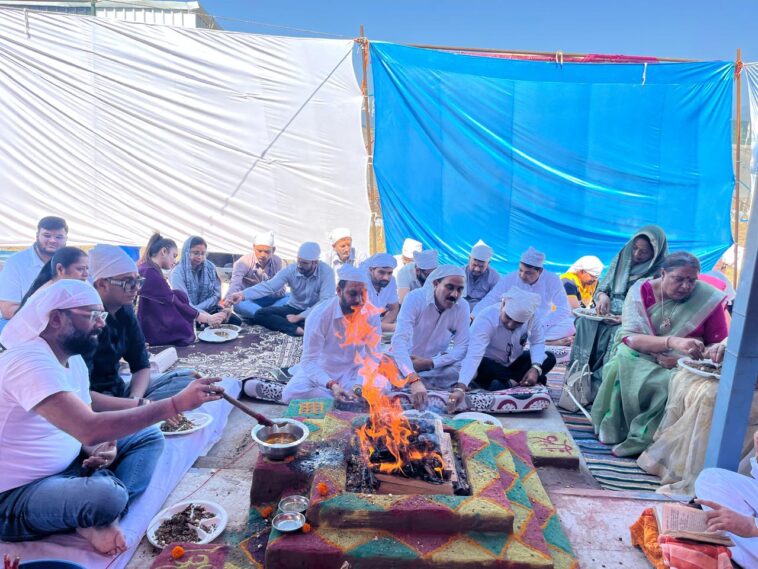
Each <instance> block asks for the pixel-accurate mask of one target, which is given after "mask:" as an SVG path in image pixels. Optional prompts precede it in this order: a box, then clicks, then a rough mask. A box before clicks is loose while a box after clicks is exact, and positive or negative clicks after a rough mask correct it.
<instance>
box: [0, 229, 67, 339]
mask: <svg viewBox="0 0 758 569" xmlns="http://www.w3.org/2000/svg"><path fill="white" fill-rule="evenodd" d="M67 239H68V225H66V220H65V219H63V218H62V217H54V216H50V217H43V218H42V219H40V220H39V223H37V239H36V240H35V241H34V245H32V246H31V247H29V248H28V249H24V250H23V251H19V252H18V253H14V254H13V255H11V256H10V257H8V260H7V261H5V265H3V269H2V271H0V330H2V329H3V326H5V324H6V323H7V322H8V320H10V318H11V317H12V316H13V315H14V314H15V313H16V311H17V310H18V307H19V306H20V305H21V299H22V298H24V295H25V294H26V291H28V290H29V287H30V286H31V285H32V283H33V282H34V279H36V278H37V275H38V274H39V272H40V270H42V267H43V266H44V265H45V263H47V262H48V261H49V260H50V259H52V258H53V255H55V252H56V251H57V250H58V249H60V248H61V247H65V246H66V240H67Z"/></svg>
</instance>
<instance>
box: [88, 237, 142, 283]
mask: <svg viewBox="0 0 758 569" xmlns="http://www.w3.org/2000/svg"><path fill="white" fill-rule="evenodd" d="M136 272H137V263H135V262H134V260H133V259H132V258H131V257H130V256H129V255H127V254H126V251H124V250H123V249H122V248H121V247H118V246H117V245H103V244H100V245H95V247H94V248H93V249H91V250H90V252H89V274H90V278H91V279H92V282H95V281H97V280H99V279H108V278H111V277H115V276H116V275H125V274H128V273H136Z"/></svg>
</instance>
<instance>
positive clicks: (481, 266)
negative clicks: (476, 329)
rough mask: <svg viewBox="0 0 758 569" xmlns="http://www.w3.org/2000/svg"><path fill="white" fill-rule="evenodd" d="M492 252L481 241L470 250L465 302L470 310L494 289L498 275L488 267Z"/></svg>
mask: <svg viewBox="0 0 758 569" xmlns="http://www.w3.org/2000/svg"><path fill="white" fill-rule="evenodd" d="M493 253H494V251H493V250H492V247H490V246H489V245H487V244H486V243H485V242H484V241H482V240H481V239H480V240H479V241H478V242H477V243H476V245H474V246H473V247H472V248H471V253H470V254H469V257H468V264H467V265H466V267H465V268H464V271H465V272H466V302H468V305H469V308H471V310H473V309H474V307H475V306H476V305H477V304H479V301H480V300H482V299H483V298H484V297H485V296H487V294H488V293H489V292H490V291H491V290H492V289H493V288H495V285H497V283H498V281H499V280H500V275H499V274H498V273H497V271H496V270H495V269H493V268H492V267H490V259H492V255H493Z"/></svg>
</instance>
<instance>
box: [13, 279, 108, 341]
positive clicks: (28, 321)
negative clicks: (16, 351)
mask: <svg viewBox="0 0 758 569" xmlns="http://www.w3.org/2000/svg"><path fill="white" fill-rule="evenodd" d="M102 303H103V301H102V300H100V295H99V294H98V293H97V291H96V290H95V289H94V288H93V287H92V285H91V284H89V283H86V282H84V281H80V280H75V279H63V280H60V281H57V282H55V283H53V284H51V285H50V286H49V287H47V288H45V289H43V290H41V291H39V292H38V293H37V294H35V295H33V296H31V297H30V298H29V301H28V302H27V303H26V304H25V305H24V306H23V307H22V308H21V309H20V310H19V311H18V312H16V314H15V315H14V316H13V318H11V320H10V322H8V324H6V326H5V328H3V331H2V333H0V343H2V344H3V346H5V347H6V348H8V349H10V348H14V347H16V346H20V345H22V344H26V343H27V342H31V341H32V340H34V339H36V338H38V337H39V335H40V334H41V333H42V332H43V331H44V330H45V328H47V323H48V322H49V321H50V312H51V311H53V310H65V309H66V308H78V307H80V306H90V305H96V306H97V305H102Z"/></svg>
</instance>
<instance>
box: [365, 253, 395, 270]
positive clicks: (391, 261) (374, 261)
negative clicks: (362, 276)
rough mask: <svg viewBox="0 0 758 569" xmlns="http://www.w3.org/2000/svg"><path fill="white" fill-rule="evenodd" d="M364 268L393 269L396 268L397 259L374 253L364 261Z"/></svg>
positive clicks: (385, 254)
mask: <svg viewBox="0 0 758 569" xmlns="http://www.w3.org/2000/svg"><path fill="white" fill-rule="evenodd" d="M366 266H367V267H368V268H369V269H375V268H377V267H389V268H391V269H394V268H395V267H397V259H395V257H393V256H392V255H390V254H389V253H376V254H375V255H371V256H370V257H369V258H368V259H367V260H366Z"/></svg>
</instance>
